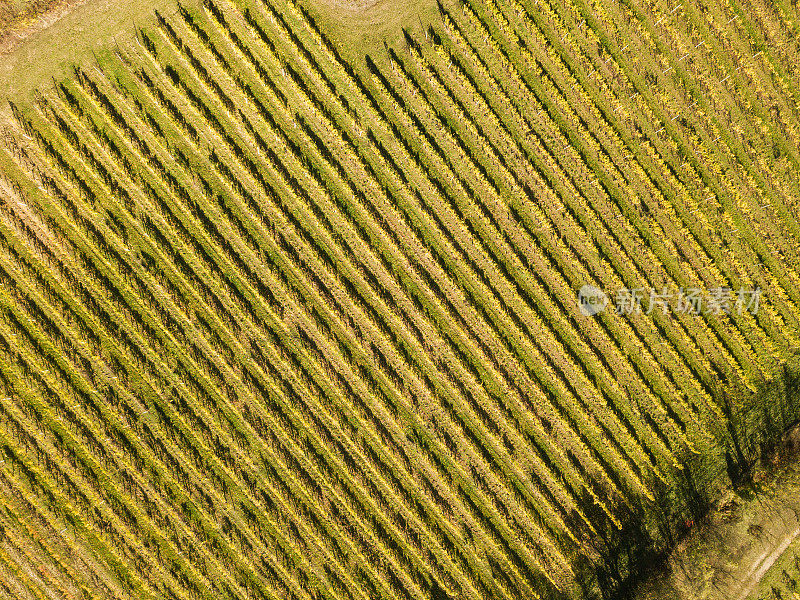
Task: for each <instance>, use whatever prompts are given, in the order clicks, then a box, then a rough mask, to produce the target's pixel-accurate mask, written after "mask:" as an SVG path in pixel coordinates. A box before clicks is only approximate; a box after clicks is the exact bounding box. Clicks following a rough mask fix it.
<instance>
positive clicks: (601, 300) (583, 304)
mask: <svg viewBox="0 0 800 600" xmlns="http://www.w3.org/2000/svg"><path fill="white" fill-rule="evenodd" d="M607 304H608V296H607V295H606V293H605V292H604V291H603V290H601V289H600V288H598V287H595V286H593V285H585V286H583V287H582V288H581V289H580V290H578V306H579V307H580V309H581V314H582V315H584V316H586V317H591V316H593V315H596V314H597V313H600V312H603V311H604V310H605V309H606V305H607Z"/></svg>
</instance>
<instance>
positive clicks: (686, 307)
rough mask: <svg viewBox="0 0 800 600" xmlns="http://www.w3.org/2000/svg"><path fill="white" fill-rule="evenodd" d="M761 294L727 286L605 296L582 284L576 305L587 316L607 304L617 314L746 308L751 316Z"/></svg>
mask: <svg viewBox="0 0 800 600" xmlns="http://www.w3.org/2000/svg"><path fill="white" fill-rule="evenodd" d="M761 296H762V291H761V289H760V288H755V289H747V288H739V289H738V290H734V289H731V288H727V287H717V288H709V289H706V290H703V289H700V288H680V289H678V290H670V289H668V288H664V289H662V290H656V289H655V288H644V287H641V288H625V289H619V290H616V291H615V292H614V293H613V294H610V295H609V294H606V293H605V292H604V291H603V290H601V289H600V288H598V287H595V286H593V285H585V286H583V287H582V288H581V289H580V290H578V308H579V309H580V311H581V314H583V315H585V316H587V317H590V316H592V315H596V314H598V313H601V312H604V311H605V310H606V308H607V307H609V304H610V305H611V307H610V310H609V312H613V313H614V314H617V315H633V314H640V313H643V314H646V315H649V314H651V313H653V311H657V310H660V311H661V312H662V313H663V314H668V313H669V312H675V313H685V314H690V315H700V314H704V315H723V314H724V315H730V314H737V315H741V314H742V313H743V312H745V311H747V312H749V313H750V314H753V315H755V314H756V313H758V309H759V306H760V303H761Z"/></svg>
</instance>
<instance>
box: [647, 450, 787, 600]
mask: <svg viewBox="0 0 800 600" xmlns="http://www.w3.org/2000/svg"><path fill="white" fill-rule="evenodd" d="M798 537H800V458H798V457H795V459H794V460H793V461H792V464H790V465H788V466H787V467H786V469H785V470H784V471H782V472H781V473H780V475H779V476H777V477H775V476H764V475H762V476H761V478H760V479H759V478H757V479H756V483H755V484H754V485H753V488H752V490H750V492H749V493H748V494H743V495H741V496H740V495H737V494H734V493H733V492H730V493H729V494H728V495H727V496H726V497H725V498H723V499H722V500H721V501H720V503H719V504H718V509H717V510H716V511H715V512H714V513H713V514H712V515H711V516H710V518H709V522H708V523H707V524H705V525H703V526H700V527H698V529H697V530H696V531H695V532H694V533H693V534H691V535H690V536H689V537H688V538H686V539H685V540H684V541H683V542H681V544H680V545H679V546H678V547H677V548H676V549H675V550H674V552H673V553H672V556H671V557H670V559H669V561H668V569H666V571H667V572H666V573H662V574H660V575H658V576H656V577H654V578H653V579H651V580H650V581H648V582H646V583H645V584H643V585H642V587H641V590H640V593H639V594H638V596H637V598H638V600H664V599H665V598H669V599H670V600H747V598H749V597H751V595H752V594H753V592H754V591H755V590H756V589H757V588H758V585H759V583H760V582H761V580H762V578H763V577H764V576H765V575H766V573H767V572H768V571H769V570H770V568H771V567H772V566H773V565H774V564H775V562H776V561H778V560H779V559H780V558H781V556H782V555H783V554H784V552H785V551H786V550H787V548H789V547H790V546H791V545H792V543H793V542H794V541H795V540H796V539H798Z"/></svg>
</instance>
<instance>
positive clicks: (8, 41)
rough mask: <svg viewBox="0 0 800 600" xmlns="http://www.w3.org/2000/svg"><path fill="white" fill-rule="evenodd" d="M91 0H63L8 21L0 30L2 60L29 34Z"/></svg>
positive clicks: (0, 58) (0, 56) (47, 25)
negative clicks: (44, 8) (5, 26)
mask: <svg viewBox="0 0 800 600" xmlns="http://www.w3.org/2000/svg"><path fill="white" fill-rule="evenodd" d="M90 1H91V0H61V1H60V2H55V3H53V5H52V6H50V7H48V8H47V9H46V10H42V11H37V12H32V13H24V14H22V15H20V16H19V17H16V18H15V19H14V20H13V21H12V22H10V23H8V27H7V28H5V29H3V30H2V31H0V60H2V55H4V54H10V53H11V52H12V51H13V50H14V48H16V47H17V46H18V45H19V44H21V43H22V42H23V41H24V40H25V39H26V38H27V37H28V36H30V35H33V34H35V33H36V32H37V31H41V30H42V29H46V28H47V27H50V26H51V25H52V24H53V23H55V22H57V21H58V20H59V19H60V18H61V17H63V16H64V15H66V14H67V13H68V12H69V11H70V10H73V9H74V8H76V7H77V6H80V5H82V4H86V3H87V2H90Z"/></svg>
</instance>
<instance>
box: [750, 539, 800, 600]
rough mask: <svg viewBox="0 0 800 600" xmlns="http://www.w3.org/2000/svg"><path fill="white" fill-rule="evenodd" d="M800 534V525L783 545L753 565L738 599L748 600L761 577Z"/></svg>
mask: <svg viewBox="0 0 800 600" xmlns="http://www.w3.org/2000/svg"><path fill="white" fill-rule="evenodd" d="M798 535H800V527H798V528H797V529H795V530H794V531H793V532H792V533H790V534H789V535H787V536H786V537H785V538H784V540H783V542H781V545H780V546H778V547H777V548H775V550H773V551H772V553H770V554H769V555H766V556H764V558H761V559H760V560H758V561H756V562H755V564H754V565H753V566H752V567H751V569H750V572H749V573H748V576H747V578H746V579H745V580H744V581H743V582H742V583H743V584H744V585H745V587H744V589H743V590H742V592H741V593H740V594H739V596H738V597H737V598H736V600H746V598H747V597H748V596H749V595H750V594H751V593H752V592H753V590H754V589H755V588H756V586H757V585H758V582H759V581H761V578H762V577H764V575H765V574H766V572H767V571H769V570H770V568H771V567H772V565H773V564H775V561H776V560H778V559H779V558H780V557H781V555H782V554H783V553H784V552H785V551H786V549H787V548H788V547H789V546H790V545H791V544H792V542H793V541H794V540H795V539H797V536H798Z"/></svg>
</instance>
